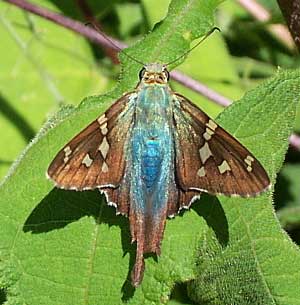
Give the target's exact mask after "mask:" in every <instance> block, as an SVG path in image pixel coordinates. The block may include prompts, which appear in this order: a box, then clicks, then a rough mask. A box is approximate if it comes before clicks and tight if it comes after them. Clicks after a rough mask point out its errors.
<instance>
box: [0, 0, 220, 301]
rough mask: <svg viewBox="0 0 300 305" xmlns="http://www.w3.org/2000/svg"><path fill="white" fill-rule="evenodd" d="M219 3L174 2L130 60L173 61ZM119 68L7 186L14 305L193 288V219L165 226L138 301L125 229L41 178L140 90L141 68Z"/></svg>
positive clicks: (28, 155)
mask: <svg viewBox="0 0 300 305" xmlns="http://www.w3.org/2000/svg"><path fill="white" fill-rule="evenodd" d="M219 2H220V1H217V0H210V1H207V0H206V1H204V0H186V1H182V0H180V1H179V0H175V1H173V2H172V3H171V6H170V8H169V13H168V16H167V17H166V19H165V20H164V22H163V23H160V24H159V25H157V26H156V28H155V31H154V32H153V33H151V34H150V35H148V36H147V37H146V38H145V39H144V40H143V41H140V42H139V43H138V44H136V45H135V46H134V47H132V48H130V49H127V52H128V53H129V54H130V55H131V56H133V57H135V58H137V59H139V60H142V61H144V62H153V61H159V62H168V61H170V60H173V59H175V58H177V57H178V56H180V55H181V54H182V53H184V52H185V51H187V50H188V49H189V43H190V42H191V41H192V40H193V39H195V38H197V37H199V36H201V35H203V34H205V33H206V32H207V31H208V30H210V29H211V27H212V26H213V11H214V9H215V7H216V6H217V4H218V3H219ZM121 58H122V61H123V72H122V76H121V79H120V82H119V84H118V86H117V87H116V88H115V89H114V90H113V91H111V92H110V93H108V94H106V95H105V96H94V97H89V98H86V99H84V100H83V102H82V103H81V104H80V106H79V107H78V108H77V109H69V108H66V109H63V110H62V111H61V112H59V113H58V114H57V115H56V116H55V117H54V118H52V120H50V121H49V122H48V123H47V124H46V125H45V126H44V128H43V129H42V130H41V131H40V133H39V134H38V135H37V136H36V138H35V139H34V141H33V142H32V143H31V144H30V145H29V146H28V147H27V149H26V150H25V151H24V153H23V154H22V156H21V157H20V159H19V160H18V161H17V162H16V163H15V165H14V167H13V169H12V170H11V171H10V174H9V176H8V178H7V179H6V180H5V182H4V183H3V184H2V186H1V189H0V198H1V199H0V200H1V204H0V226H1V233H0V257H1V262H0V270H1V271H0V276H1V279H0V286H1V287H4V288H5V290H6V291H7V299H8V302H9V304H30V305H34V304H38V305H43V304H47V305H51V304H55V305H57V304H59V303H63V304H64V305H68V304H72V305H73V304H93V305H96V304H113V305H116V304H122V303H123V301H125V300H127V301H128V303H129V304H153V303H156V304H158V303H166V302H167V301H168V298H169V295H170V293H171V290H172V287H173V285H174V283H175V282H176V281H178V282H179V281H185V280H187V279H191V278H193V270H192V265H193V264H192V262H193V257H194V253H195V248H196V244H197V239H198V234H197V232H200V231H201V228H204V227H205V223H204V221H203V220H201V218H199V216H198V215H197V213H195V212H190V213H185V214H184V215H183V216H182V217H177V220H174V221H169V222H168V225H167V228H166V232H165V238H164V241H163V245H162V251H163V253H164V254H163V255H162V256H161V257H160V258H159V259H158V261H156V259H154V258H153V257H149V258H147V260H146V270H147V272H146V274H145V278H144V281H143V283H142V285H141V287H139V288H138V289H137V290H136V291H133V290H132V288H131V286H130V284H129V282H128V279H127V276H128V274H129V272H130V269H131V267H132V264H133V260H134V256H135V245H131V244H130V233H129V225H128V220H127V219H126V218H125V217H122V216H115V210H114V209H113V208H111V207H108V206H107V205H106V204H105V202H104V198H103V197H101V196H100V194H99V192H97V191H95V192H82V193H77V192H72V191H63V190H58V189H55V188H53V184H52V183H51V182H50V181H47V180H46V178H45V172H46V169H47V167H48V165H49V163H50V162H51V160H52V159H53V157H54V156H55V154H56V153H57V151H58V150H59V149H60V148H61V147H62V146H63V145H64V144H65V143H66V142H67V141H68V140H69V139H70V138H71V137H72V136H74V135H75V134H76V133H77V132H79V131H80V130H81V129H82V128H83V127H84V126H86V125H87V124H88V123H89V122H90V121H91V120H93V119H94V118H96V117H97V116H98V115H99V114H100V113H102V112H103V111H104V110H105V109H106V108H107V107H108V106H109V105H110V104H111V103H112V102H113V100H115V99H116V98H118V97H120V96H121V94H123V93H124V92H127V91H129V90H132V89H133V88H134V87H135V85H136V83H137V80H138V71H139V70H140V68H141V66H140V65H138V64H137V63H135V62H132V61H131V60H130V59H128V57H126V56H125V55H123V56H121ZM57 67H62V64H61V63H59V64H58V63H57ZM50 127H51V128H50ZM190 222H191V223H193V226H190V227H189V226H187V223H190ZM179 251H180V255H178V253H179Z"/></svg>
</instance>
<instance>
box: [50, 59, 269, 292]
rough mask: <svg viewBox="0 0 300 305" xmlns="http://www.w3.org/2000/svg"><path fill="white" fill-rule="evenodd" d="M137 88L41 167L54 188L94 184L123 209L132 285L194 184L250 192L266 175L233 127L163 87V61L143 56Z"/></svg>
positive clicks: (263, 184)
mask: <svg viewBox="0 0 300 305" xmlns="http://www.w3.org/2000/svg"><path fill="white" fill-rule="evenodd" d="M139 77H140V81H139V83H138V85H137V87H136V89H135V90H134V91H132V92H130V93H127V94H125V95H123V96H122V97H121V98H120V99H118V100H117V101H116V102H115V103H114V104H113V105H112V106H111V107H110V108H109V109H108V110H107V111H106V112H105V113H104V114H101V115H100V116H99V117H98V118H97V119H96V120H95V121H93V122H92V123H91V124H90V125H88V126H87V127H86V128H85V129H84V130H83V131H81V132H80V133H79V134H78V135H77V136H75V137H74V138H73V139H72V140H71V141H70V142H69V143H68V144H66V145H65V146H64V147H63V148H62V149H61V150H60V151H59V152H58V154H57V155H56V157H55V158H54V160H53V161H52V163H51V164H50V166H49V168H48V172H47V174H48V176H49V177H50V178H51V179H52V180H53V181H54V182H55V185H56V186H57V187H59V188H63V189H69V190H77V191H83V190H92V189H99V190H100V191H101V192H103V193H104V194H105V195H106V199H107V202H108V204H109V205H113V206H115V207H116V210H117V212H118V213H121V214H123V215H126V216H128V217H129V221H130V232H131V240H132V242H136V244H137V249H136V260H135V265H134V267H133V270H132V273H131V279H132V284H133V286H135V287H136V286H138V285H139V284H140V283H141V281H142V279H143V273H144V254H145V253H149V252H153V253H155V254H157V255H159V254H160V244H161V241H162V238H163V232H164V228H165V224H166V219H167V217H173V216H175V215H176V214H177V213H178V212H179V211H180V210H181V209H182V208H189V207H190V205H191V203H192V202H193V200H194V199H195V198H197V197H199V194H200V193H201V192H207V193H209V194H213V195H217V194H223V195H227V196H233V195H237V196H242V197H249V196H256V195H258V194H260V193H261V192H263V191H265V190H266V189H267V188H268V187H269V185H270V180H269V178H268V175H267V173H266V171H265V170H264V168H263V167H262V165H261V164H260V163H259V161H258V160H257V159H256V158H255V157H254V156H253V155H252V154H251V153H250V152H249V151H248V150H247V149H246V148H245V147H244V146H243V145H242V144H241V143H239V142H238V141H237V140H236V139H235V138H234V137H233V136H232V135H230V134H229V133H227V132H226V131H225V130H224V129H223V128H222V127H220V126H219V125H218V124H217V123H216V122H215V121H214V120H212V119H211V118H209V117H208V116H207V115H206V114H205V113H204V112H203V111H201V110H200V109H199V108H197V107H196V106H195V105H194V104H193V103H192V102H191V101H189V100H188V99H187V98H185V97H184V96H182V95H180V94H178V93H175V92H173V91H172V89H171V88H170V87H169V84H168V81H169V72H168V70H167V68H166V65H162V64H158V63H153V64H147V65H145V66H144V67H143V69H142V70H141V72H140V75H139Z"/></svg>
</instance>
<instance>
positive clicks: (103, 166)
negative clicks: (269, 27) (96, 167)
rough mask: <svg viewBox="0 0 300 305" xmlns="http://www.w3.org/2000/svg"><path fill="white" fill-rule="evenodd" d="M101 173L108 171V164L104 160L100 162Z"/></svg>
mask: <svg viewBox="0 0 300 305" xmlns="http://www.w3.org/2000/svg"><path fill="white" fill-rule="evenodd" d="M101 170H102V172H103V173H107V172H108V165H107V163H106V162H105V161H104V162H103V164H102V168H101Z"/></svg>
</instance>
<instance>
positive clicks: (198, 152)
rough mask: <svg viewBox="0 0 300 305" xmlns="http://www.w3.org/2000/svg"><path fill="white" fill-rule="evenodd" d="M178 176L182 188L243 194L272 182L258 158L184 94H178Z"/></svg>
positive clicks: (175, 113)
mask: <svg viewBox="0 0 300 305" xmlns="http://www.w3.org/2000/svg"><path fill="white" fill-rule="evenodd" d="M174 124H175V129H176V132H175V139H176V175H177V180H178V183H179V185H180V187H181V188H182V189H183V190H186V191H188V190H198V191H203V192H208V193H211V194H224V195H228V196H232V195H239V196H243V197H248V196H255V195H257V194H259V193H261V192H263V191H264V190H266V189H267V188H268V187H269V185H270V180H269V177H268V175H267V173H266V171H265V170H264V168H263V167H262V165H261V164H260V163H259V161H258V160H257V159H256V158H255V157H254V156H253V155H252V154H251V153H250V152H249V151H248V150H247V149H246V148H245V147H244V146H243V145H242V144H241V143H239V142H238V141H237V140H236V139H235V138H234V137H232V136H231V135H230V134H229V133H227V132H226V131H225V130H224V129H223V128H222V127H220V126H218V125H217V124H216V123H215V122H214V121H213V120H212V119H210V118H209V117H208V116H207V115H206V114H205V113H204V112H202V111H201V110H200V109H198V108H197V107H196V106H195V105H193V104H192V103H191V102H190V101H189V100H187V99H186V98H185V97H183V96H181V95H179V94H175V106H174Z"/></svg>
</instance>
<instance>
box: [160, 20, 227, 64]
mask: <svg viewBox="0 0 300 305" xmlns="http://www.w3.org/2000/svg"><path fill="white" fill-rule="evenodd" d="M216 30H217V31H219V32H221V30H220V29H219V28H218V27H216V26H215V27H213V28H212V29H211V30H209V31H208V32H207V33H206V34H205V36H204V37H203V38H202V39H201V40H200V41H198V42H197V43H196V44H195V45H194V46H193V47H192V48H191V49H189V50H188V51H186V52H185V53H183V54H182V55H180V56H179V57H177V58H176V59H174V60H172V61H170V62H168V63H167V64H166V65H165V66H169V65H171V64H173V63H174V62H176V61H177V60H179V59H181V58H182V57H185V56H186V55H187V54H189V53H190V52H191V51H193V50H194V49H195V48H197V47H198V46H199V44H200V43H202V42H203V41H204V40H205V39H206V38H207V37H208V36H210V35H211V34H212V33H213V32H214V31H216Z"/></svg>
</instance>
